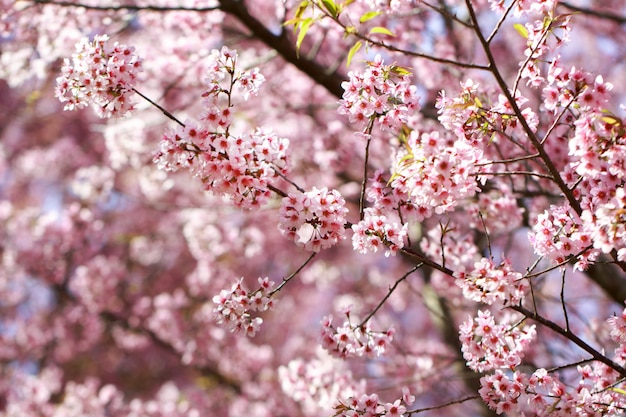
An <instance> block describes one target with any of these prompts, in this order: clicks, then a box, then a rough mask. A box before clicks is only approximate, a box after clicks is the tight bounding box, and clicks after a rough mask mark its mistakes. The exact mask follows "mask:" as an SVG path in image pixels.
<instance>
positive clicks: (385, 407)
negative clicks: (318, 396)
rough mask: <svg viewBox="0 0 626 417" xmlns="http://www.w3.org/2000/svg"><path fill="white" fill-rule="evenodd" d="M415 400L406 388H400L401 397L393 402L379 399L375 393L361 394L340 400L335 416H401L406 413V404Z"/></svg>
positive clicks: (408, 404) (410, 403)
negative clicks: (346, 399) (343, 400)
mask: <svg viewBox="0 0 626 417" xmlns="http://www.w3.org/2000/svg"><path fill="white" fill-rule="evenodd" d="M414 401H415V397H414V396H413V395H411V393H410V392H409V390H408V388H406V387H404V388H403V389H402V398H398V399H397V400H395V401H394V402H393V403H390V402H384V401H381V400H380V399H379V398H378V395H376V394H369V395H368V394H362V395H361V396H359V397H356V396H355V397H351V398H349V399H348V401H346V402H341V403H340V404H339V405H337V406H336V407H335V410H336V414H335V415H336V416H340V417H357V416H369V417H383V416H385V417H403V416H405V415H407V414H405V413H406V412H407V406H410V405H412V404H413V402H414Z"/></svg>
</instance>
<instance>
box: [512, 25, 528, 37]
mask: <svg viewBox="0 0 626 417" xmlns="http://www.w3.org/2000/svg"><path fill="white" fill-rule="evenodd" d="M513 27H514V28H515V30H516V31H517V33H519V34H520V35H522V37H523V38H524V39H528V29H526V26H524V25H522V24H521V23H516V24H514V25H513Z"/></svg>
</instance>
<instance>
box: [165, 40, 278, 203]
mask: <svg viewBox="0 0 626 417" xmlns="http://www.w3.org/2000/svg"><path fill="white" fill-rule="evenodd" d="M211 59H212V61H211V62H210V63H209V66H208V70H207V79H206V84H207V86H208V90H207V91H206V92H205V93H204V94H203V104H204V110H203V112H202V113H201V114H200V115H199V117H198V119H199V120H197V121H194V120H188V121H186V122H185V123H184V125H182V126H178V127H177V128H176V129H175V130H173V131H172V132H170V133H168V134H165V135H164V136H163V139H162V140H161V143H160V145H159V152H158V153H157V155H156V156H155V158H154V160H155V162H156V163H157V165H158V166H159V168H161V169H165V170H169V171H177V170H179V169H187V170H189V171H190V172H191V173H192V174H193V175H194V176H196V177H197V178H199V179H200V181H201V182H202V184H203V186H204V188H205V189H206V190H207V191H211V192H213V193H215V194H218V195H225V196H228V197H229V198H230V199H231V200H232V201H233V203H234V204H235V205H236V206H238V207H242V208H253V207H258V206H261V205H263V204H264V203H266V202H267V201H268V200H269V198H270V196H271V191H270V188H269V187H270V181H271V180H272V179H273V178H275V177H276V176H277V175H284V174H286V173H287V172H288V168H289V161H288V160H289V155H288V149H289V141H288V140H287V139H285V138H280V137H278V136H276V135H275V134H274V133H273V132H271V131H269V130H266V129H262V128H257V129H256V130H255V131H254V132H253V133H251V134H241V135H234V134H231V133H230V126H231V123H232V117H233V107H234V105H233V103H232V99H233V97H232V94H233V89H234V88H237V89H238V90H239V91H240V92H241V94H242V96H243V97H244V99H245V100H247V99H248V98H249V97H250V95H256V93H257V92H258V88H259V86H260V85H261V84H262V82H263V79H264V78H263V76H262V75H261V74H260V73H259V72H258V68H255V69H252V70H250V71H240V70H238V69H237V68H236V64H237V53H236V52H235V51H233V50H230V49H228V48H222V49H221V51H213V53H212V54H211ZM223 84H224V85H223Z"/></svg>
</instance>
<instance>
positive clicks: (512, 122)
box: [436, 79, 539, 146]
mask: <svg viewBox="0 0 626 417" xmlns="http://www.w3.org/2000/svg"><path fill="white" fill-rule="evenodd" d="M479 87H480V85H479V84H478V83H477V82H475V81H474V80H472V79H468V80H466V81H465V82H463V83H462V84H461V91H459V92H458V93H457V95H456V96H454V97H448V96H446V94H445V91H442V92H441V94H440V96H439V97H438V98H437V102H436V107H437V109H438V112H439V121H440V122H441V124H442V125H443V126H444V127H445V128H446V129H447V130H449V131H451V132H453V133H454V134H455V135H456V136H457V137H458V138H464V139H465V140H467V141H469V142H470V143H471V144H472V145H474V146H476V145H477V144H481V143H484V142H485V140H490V141H493V140H496V139H497V138H498V137H499V136H500V135H507V136H511V135H513V134H515V133H521V135H524V133H523V132H521V123H520V122H519V119H518V117H517V116H516V114H515V113H514V111H513V108H512V106H511V103H510V102H509V100H508V98H507V97H506V96H504V95H502V94H499V95H498V99H497V101H495V102H493V103H492V102H491V101H492V100H491V99H490V98H489V97H488V96H487V95H485V94H483V93H482V92H481V90H480V89H479ZM528 102H529V100H528V99H527V98H526V97H524V96H522V95H521V94H520V93H519V92H516V94H515V103H516V105H517V106H518V107H519V108H520V109H521V114H522V116H523V117H524V120H525V121H526V123H527V124H528V126H529V127H530V128H531V130H533V131H535V130H536V128H537V125H538V123H539V120H538V117H537V114H536V113H535V112H534V111H533V110H532V109H531V108H530V107H529V106H527V105H526V104H528Z"/></svg>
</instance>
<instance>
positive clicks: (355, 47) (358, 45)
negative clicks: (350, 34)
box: [346, 41, 363, 67]
mask: <svg viewBox="0 0 626 417" xmlns="http://www.w3.org/2000/svg"><path fill="white" fill-rule="evenodd" d="M361 46H363V42H361V41H358V42H357V43H355V44H354V45H352V48H350V51H349V52H348V62H347V63H346V67H349V66H350V62H352V57H353V56H354V54H356V53H357V51H358V50H359V49H361Z"/></svg>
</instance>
